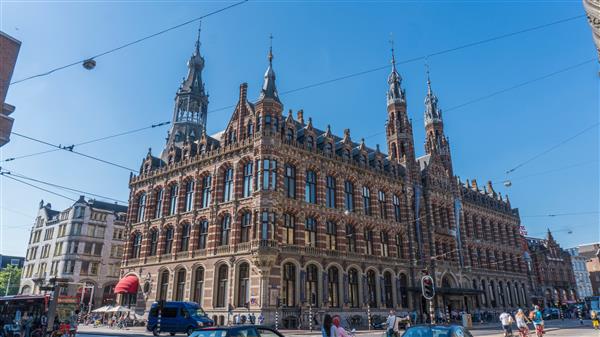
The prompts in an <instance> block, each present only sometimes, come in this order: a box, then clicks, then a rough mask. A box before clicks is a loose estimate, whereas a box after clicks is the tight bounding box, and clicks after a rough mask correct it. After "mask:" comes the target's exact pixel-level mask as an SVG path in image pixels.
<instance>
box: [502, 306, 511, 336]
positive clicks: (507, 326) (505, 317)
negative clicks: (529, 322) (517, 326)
mask: <svg viewBox="0 0 600 337" xmlns="http://www.w3.org/2000/svg"><path fill="white" fill-rule="evenodd" d="M512 322H513V318H512V316H511V315H510V314H509V313H508V312H506V311H504V312H503V313H501V314H500V323H502V329H503V330H504V337H509V336H510V337H512V335H513V332H512Z"/></svg>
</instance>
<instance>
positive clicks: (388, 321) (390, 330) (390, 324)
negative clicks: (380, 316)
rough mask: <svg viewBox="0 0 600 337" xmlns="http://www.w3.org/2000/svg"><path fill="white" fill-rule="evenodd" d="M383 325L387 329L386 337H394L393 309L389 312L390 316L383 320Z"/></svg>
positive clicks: (394, 317)
mask: <svg viewBox="0 0 600 337" xmlns="http://www.w3.org/2000/svg"><path fill="white" fill-rule="evenodd" d="M385 325H386V329H387V337H392V336H393V335H394V327H395V326H396V312H395V311H394V310H393V309H392V310H390V314H389V315H388V317H387V319H386V320H385Z"/></svg>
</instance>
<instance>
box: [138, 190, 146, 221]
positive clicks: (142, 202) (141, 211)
mask: <svg viewBox="0 0 600 337" xmlns="http://www.w3.org/2000/svg"><path fill="white" fill-rule="evenodd" d="M145 214H146V193H142V194H140V196H139V197H138V212H137V217H136V222H141V221H144V216H145Z"/></svg>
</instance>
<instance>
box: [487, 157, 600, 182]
mask: <svg viewBox="0 0 600 337" xmlns="http://www.w3.org/2000/svg"><path fill="white" fill-rule="evenodd" d="M591 164H596V165H597V164H598V161H597V160H590V161H586V162H583V163H577V164H573V165H568V166H563V167H559V168H555V169H552V170H546V171H542V172H536V173H531V174H526V175H524V176H519V177H514V178H511V179H510V181H511V182H512V181H517V180H523V179H526V178H531V177H537V176H541V175H545V174H550V173H554V172H559V171H563V170H567V169H570V168H573V167H581V166H587V165H591ZM504 182H506V180H505V179H500V178H498V179H494V180H493V181H492V184H502V183H504Z"/></svg>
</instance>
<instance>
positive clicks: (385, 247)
mask: <svg viewBox="0 0 600 337" xmlns="http://www.w3.org/2000/svg"><path fill="white" fill-rule="evenodd" d="M389 247H390V242H389V236H388V233H387V232H384V231H382V232H381V256H390V250H389Z"/></svg>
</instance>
